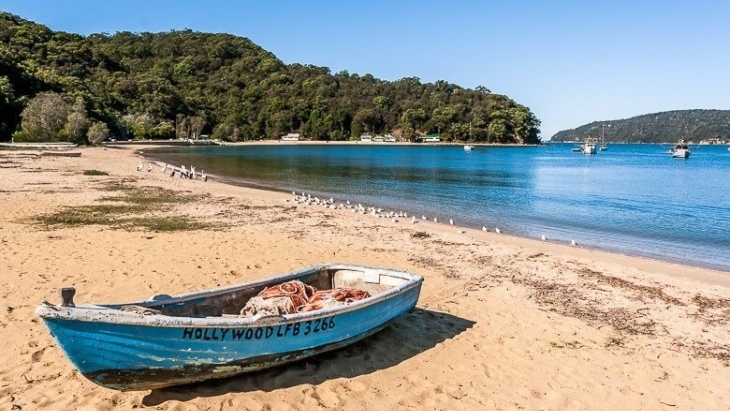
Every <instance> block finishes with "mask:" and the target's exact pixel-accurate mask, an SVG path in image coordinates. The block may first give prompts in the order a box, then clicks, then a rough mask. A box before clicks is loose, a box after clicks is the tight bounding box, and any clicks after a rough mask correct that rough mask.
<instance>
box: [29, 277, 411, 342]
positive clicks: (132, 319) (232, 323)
mask: <svg viewBox="0 0 730 411" xmlns="http://www.w3.org/2000/svg"><path fill="white" fill-rule="evenodd" d="M332 269H340V270H348V269H349V270H359V271H368V270H372V271H375V272H379V273H381V274H387V275H390V276H393V277H396V278H401V279H403V280H406V281H405V282H404V283H402V284H399V285H396V286H394V287H393V288H391V289H388V290H386V291H383V292H382V293H379V294H377V295H375V296H373V297H370V298H366V299H364V300H359V301H354V302H352V303H350V304H348V305H344V306H338V307H329V308H323V309H320V310H315V311H309V312H304V313H294V314H285V315H278V316H272V315H264V316H254V317H217V316H216V317H180V316H168V315H164V314H147V315H145V314H140V313H136V312H131V311H120V310H119V309H117V308H114V307H116V306H124V305H138V306H141V307H154V306H158V305H163V304H175V303H182V302H186V301H190V300H194V299H198V298H206V297H214V296H217V295H222V294H226V293H229V292H233V291H238V290H241V289H245V288H255V287H259V286H265V285H271V284H275V283H278V282H283V281H286V280H288V279H291V278H297V277H301V276H303V275H306V274H308V273H316V272H317V271H323V270H332ZM422 282H423V277H422V276H420V275H417V274H412V273H409V272H406V271H399V270H391V269H385V268H375V267H368V266H358V265H352V264H339V263H332V264H322V265H317V266H312V267H307V268H304V269H299V270H295V271H291V272H288V273H285V274H282V275H278V276H275V277H267V278H264V279H260V280H254V281H248V282H244V283H239V284H234V285H230V286H224V287H218V288H214V289H209V290H201V291H195V292H191V293H185V294H179V295H176V296H170V298H166V299H164V300H163V299H160V300H153V299H149V300H144V301H137V302H131V303H121V304H108V305H104V304H101V305H79V306H76V307H63V306H60V305H55V304H52V303H49V302H44V303H42V304H40V305H39V306H38V307H37V308H36V314H38V315H39V316H40V317H42V318H43V319H44V320H46V319H48V320H62V321H78V322H95V323H106V324H117V325H134V326H150V327H170V328H175V327H200V328H206V327H240V328H246V327H262V326H271V325H277V324H287V323H297V322H302V321H310V320H313V319H317V318H322V317H331V316H334V315H339V314H344V313H348V312H352V311H358V310H361V309H363V308H366V307H369V306H371V305H376V304H379V303H381V302H382V301H385V300H389V299H391V298H393V297H396V296H397V295H399V294H403V293H404V292H406V291H408V290H410V289H412V288H414V287H418V286H420V285H421V283H422Z"/></svg>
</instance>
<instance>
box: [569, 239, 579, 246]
mask: <svg viewBox="0 0 730 411" xmlns="http://www.w3.org/2000/svg"><path fill="white" fill-rule="evenodd" d="M570 245H572V246H575V245H578V243H576V242H575V240H571V241H570Z"/></svg>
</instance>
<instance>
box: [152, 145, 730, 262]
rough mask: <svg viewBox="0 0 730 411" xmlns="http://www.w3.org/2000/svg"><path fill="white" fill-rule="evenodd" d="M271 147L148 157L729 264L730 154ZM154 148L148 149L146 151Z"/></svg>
mask: <svg viewBox="0 0 730 411" xmlns="http://www.w3.org/2000/svg"><path fill="white" fill-rule="evenodd" d="M572 147H573V145H571V144H552V145H546V146H542V147H476V148H475V149H474V151H472V152H471V153H467V152H465V151H464V150H463V148H462V147H461V146H445V147H440V146H428V145H406V146H402V145H398V146H391V145H336V144H324V145H268V146H259V145H256V146H254V145H252V146H238V147H217V146H212V147H185V148H164V149H161V150H159V151H155V152H154V154H152V155H153V157H155V158H157V159H160V160H163V161H167V162H169V163H171V164H186V165H190V164H192V165H195V166H196V168H197V169H198V170H200V169H205V170H206V172H207V173H208V174H210V175H213V176H220V177H226V178H229V179H232V180H233V181H234V182H235V181H237V182H245V183H249V184H256V185H262V186H267V187H272V188H280V189H283V190H287V191H292V190H295V191H297V192H301V191H304V192H307V193H311V194H312V195H313V196H314V195H319V196H324V197H327V198H328V197H334V198H335V199H339V200H345V199H349V200H351V201H352V202H356V203H357V202H360V203H363V204H364V205H365V204H367V205H375V206H379V207H383V208H386V209H389V210H395V211H406V212H408V213H409V214H415V215H417V216H421V215H422V214H425V215H426V216H428V217H429V219H432V218H433V217H438V218H439V220H440V221H448V219H449V218H453V219H454V222H455V224H456V225H459V226H465V227H475V228H481V227H482V226H487V227H488V228H489V229H490V231H494V228H495V227H499V228H500V229H502V230H503V232H505V233H510V234H514V235H519V236H523V237H532V238H539V237H540V236H541V235H543V234H544V235H546V236H547V237H548V239H549V240H552V241H558V242H570V241H571V240H575V241H577V242H578V243H579V244H580V245H582V246H586V247H595V248H600V249H604V250H609V251H613V252H619V253H624V254H630V255H638V256H644V257H650V258H656V259H660V260H668V261H676V262H681V263H685V264H689V265H695V266H703V267H710V268H715V269H719V270H723V271H730V151H728V150H727V147H726V146H699V147H694V150H693V152H692V155H691V157H690V158H689V159H686V160H683V159H672V158H671V157H670V156H669V155H667V154H666V153H665V151H666V149H668V148H669V146H666V147H664V146H660V145H651V144H645V145H634V144H631V145H630V144H625V145H623V144H612V145H609V149H608V150H607V151H603V152H599V153H598V154H596V155H593V156H586V155H583V154H581V153H575V152H572V151H571V148H572ZM148 154H149V153H148Z"/></svg>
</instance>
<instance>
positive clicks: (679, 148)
mask: <svg viewBox="0 0 730 411" xmlns="http://www.w3.org/2000/svg"><path fill="white" fill-rule="evenodd" d="M667 153H668V154H671V155H672V157H673V158H689V155H690V153H691V151H690V149H689V146H688V145H687V143H686V142H685V141H684V140H679V141H678V142H677V144H675V145H674V147H672V149H671V150H668V151H667Z"/></svg>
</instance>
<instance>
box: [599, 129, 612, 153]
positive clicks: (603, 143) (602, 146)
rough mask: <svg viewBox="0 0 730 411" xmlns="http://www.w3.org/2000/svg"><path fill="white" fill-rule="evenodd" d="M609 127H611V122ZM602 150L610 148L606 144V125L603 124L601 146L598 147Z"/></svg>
mask: <svg viewBox="0 0 730 411" xmlns="http://www.w3.org/2000/svg"><path fill="white" fill-rule="evenodd" d="M608 127H611V125H610V124H609V125H608ZM598 149H599V150H601V151H606V150H608V146H607V145H606V125H603V126H601V147H599V148H598Z"/></svg>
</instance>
